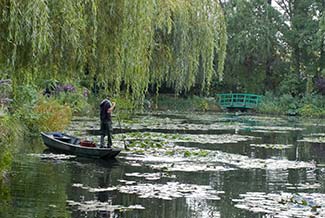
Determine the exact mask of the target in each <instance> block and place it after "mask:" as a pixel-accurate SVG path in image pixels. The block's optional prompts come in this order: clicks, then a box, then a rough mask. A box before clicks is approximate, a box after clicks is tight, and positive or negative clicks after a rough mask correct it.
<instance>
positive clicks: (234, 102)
mask: <svg viewBox="0 0 325 218" xmlns="http://www.w3.org/2000/svg"><path fill="white" fill-rule="evenodd" d="M217 97H218V104H219V105H220V106H221V108H223V109H236V108H238V109H255V108H256V107H257V106H258V104H259V103H260V102H261V100H262V96H261V95H255V94H245V93H227V94H218V95H217Z"/></svg>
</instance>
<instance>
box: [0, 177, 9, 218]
mask: <svg viewBox="0 0 325 218" xmlns="http://www.w3.org/2000/svg"><path fill="white" fill-rule="evenodd" d="M10 198H11V196H10V189H9V186H8V184H6V183H5V181H4V179H3V178H1V177H0V217H5V214H6V212H7V211H8V207H9V203H10Z"/></svg>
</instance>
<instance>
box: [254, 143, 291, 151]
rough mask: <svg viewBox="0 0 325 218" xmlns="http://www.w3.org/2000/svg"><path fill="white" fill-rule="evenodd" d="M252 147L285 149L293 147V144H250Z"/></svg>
mask: <svg viewBox="0 0 325 218" xmlns="http://www.w3.org/2000/svg"><path fill="white" fill-rule="evenodd" d="M250 146H251V147H257V148H268V149H277V150H283V149H288V148H291V147H292V146H293V145H292V144H250Z"/></svg>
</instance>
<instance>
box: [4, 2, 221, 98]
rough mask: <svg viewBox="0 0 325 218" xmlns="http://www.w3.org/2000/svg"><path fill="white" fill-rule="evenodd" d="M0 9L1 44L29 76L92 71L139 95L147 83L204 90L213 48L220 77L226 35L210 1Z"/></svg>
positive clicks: (112, 87) (112, 86)
mask: <svg viewBox="0 0 325 218" xmlns="http://www.w3.org/2000/svg"><path fill="white" fill-rule="evenodd" d="M1 9H2V11H3V14H4V13H7V16H8V18H6V19H4V21H3V22H4V24H7V26H8V29H7V30H6V31H7V34H4V35H5V36H6V37H7V38H6V41H5V42H1V45H2V44H3V43H7V45H6V46H3V47H4V48H7V52H8V53H10V54H11V58H10V60H11V61H10V62H11V65H12V66H13V67H14V71H13V75H14V77H16V78H17V77H18V75H19V76H21V74H20V73H19V71H22V70H24V72H28V69H29V68H31V69H34V70H32V72H34V73H33V74H32V75H29V76H30V77H31V78H33V77H35V78H36V77H37V78H38V79H44V78H46V77H57V76H59V77H60V78H65V79H80V78H85V77H87V79H88V80H90V81H94V78H95V80H96V82H97V83H98V84H101V85H102V86H104V87H106V88H107V90H109V91H110V92H113V93H117V94H118V93H119V92H120V91H121V87H122V89H125V91H126V92H127V93H128V95H129V96H130V97H131V98H132V99H133V100H139V99H140V100H141V99H142V98H143V96H144V95H145V93H146V92H147V89H148V86H149V84H154V85H156V87H157V91H158V90H159V87H160V85H161V84H166V85H168V86H170V87H172V88H173V89H174V90H175V91H176V92H177V93H178V92H181V91H187V90H190V89H191V88H192V87H194V86H198V85H199V86H200V87H201V88H202V91H203V90H208V87H209V85H210V82H211V79H212V75H213V74H214V73H215V71H214V66H213V60H214V58H215V54H216V52H217V54H218V74H219V78H222V72H223V65H224V59H225V52H226V51H225V50H226V43H227V38H226V27H225V20H224V15H223V12H222V9H221V7H220V5H219V3H218V1H210V0H137V1H126V0H51V1H49V0H35V1H23V0H7V1H6V2H5V3H3V2H2V4H1ZM1 61H3V59H1ZM26 69H27V70H26ZM35 69H37V70H35ZM122 85H123V86H122Z"/></svg>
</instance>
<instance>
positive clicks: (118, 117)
mask: <svg viewBox="0 0 325 218" xmlns="http://www.w3.org/2000/svg"><path fill="white" fill-rule="evenodd" d="M117 121H118V125H119V127H120V133H121V134H122V127H121V119H120V114H119V113H117ZM122 138H123V143H124V149H125V150H126V151H127V150H129V149H128V147H127V145H126V143H125V139H124V136H122Z"/></svg>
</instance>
